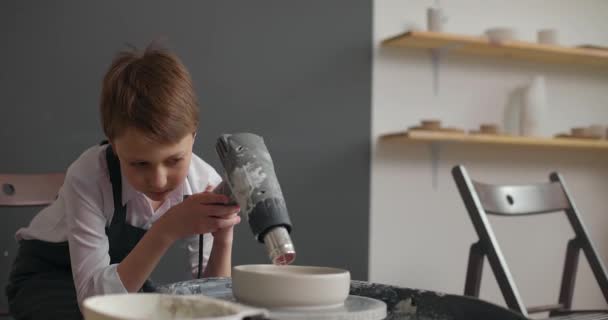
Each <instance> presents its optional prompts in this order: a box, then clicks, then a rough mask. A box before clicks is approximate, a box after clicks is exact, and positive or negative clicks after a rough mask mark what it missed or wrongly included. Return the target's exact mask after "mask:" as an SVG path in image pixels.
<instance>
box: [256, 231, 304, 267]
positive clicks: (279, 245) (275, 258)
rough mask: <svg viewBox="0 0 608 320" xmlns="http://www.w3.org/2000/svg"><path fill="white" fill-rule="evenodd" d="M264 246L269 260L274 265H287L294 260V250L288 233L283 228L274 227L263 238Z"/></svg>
mask: <svg viewBox="0 0 608 320" xmlns="http://www.w3.org/2000/svg"><path fill="white" fill-rule="evenodd" d="M264 244H266V249H267V250H268V255H269V257H270V260H271V261H272V263H273V264H275V265H288V264H291V263H292V262H293V261H294V260H295V259H296V250H295V248H294V246H293V242H291V237H290V236H289V232H287V229H285V228H284V227H275V228H273V229H271V230H270V231H268V233H266V235H265V236H264Z"/></svg>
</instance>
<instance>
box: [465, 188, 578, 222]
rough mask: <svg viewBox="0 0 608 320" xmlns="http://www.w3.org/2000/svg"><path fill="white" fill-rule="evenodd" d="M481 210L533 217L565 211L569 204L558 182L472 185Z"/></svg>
mask: <svg viewBox="0 0 608 320" xmlns="http://www.w3.org/2000/svg"><path fill="white" fill-rule="evenodd" d="M473 186H474V188H475V191H476V192H477V195H478V197H479V201H480V204H481V207H482V208H483V209H484V210H485V212H486V213H490V214H496V215H506V216H509V215H530V214H538V213H549V212H558V211H564V210H566V209H569V208H570V203H569V202H568V199H567V198H566V194H565V193H564V190H563V189H562V186H561V184H560V183H559V182H550V183H543V184H534V185H519V186H501V185H491V184H485V183H480V182H475V181H473Z"/></svg>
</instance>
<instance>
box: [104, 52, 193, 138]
mask: <svg viewBox="0 0 608 320" xmlns="http://www.w3.org/2000/svg"><path fill="white" fill-rule="evenodd" d="M100 111H101V123H102V127H103V130H104V133H105V134H106V137H107V138H108V139H109V140H110V141H113V140H114V139H116V138H118V137H119V136H120V135H122V134H123V133H124V132H125V130H126V129H127V128H136V129H138V130H140V131H141V132H143V133H144V134H145V135H146V136H147V137H149V139H150V140H151V141H154V142H158V143H177V142H178V141H179V140H180V139H181V138H183V137H184V136H185V135H186V134H189V133H194V132H195V131H196V128H197V126H198V102H197V99H196V95H195V93H194V89H193V87H192V80H191V78H190V74H189V73H188V70H186V67H185V66H184V65H183V64H182V63H181V61H180V60H179V58H178V57H177V56H176V55H174V54H173V53H171V52H169V51H167V50H165V49H162V48H151V47H149V48H148V49H146V50H145V51H144V52H138V51H137V50H131V51H123V52H120V53H119V54H118V55H116V57H115V58H114V61H113V62H112V65H111V66H110V68H109V69H108V71H107V73H106V75H105V77H104V79H103V85H102V90H101V105H100Z"/></svg>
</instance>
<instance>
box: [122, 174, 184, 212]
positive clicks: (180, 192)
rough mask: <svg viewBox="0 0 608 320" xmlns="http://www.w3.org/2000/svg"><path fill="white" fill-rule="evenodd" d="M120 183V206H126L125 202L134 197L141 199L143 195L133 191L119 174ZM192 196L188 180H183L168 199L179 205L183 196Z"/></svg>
mask: <svg viewBox="0 0 608 320" xmlns="http://www.w3.org/2000/svg"><path fill="white" fill-rule="evenodd" d="M121 182H122V205H123V206H124V205H126V204H127V202H129V201H130V200H132V199H133V198H134V197H136V196H140V197H143V196H144V194H143V193H141V192H139V191H137V190H135V188H134V187H133V186H132V185H131V184H130V183H129V181H127V179H126V178H125V176H124V175H122V173H121ZM190 194H192V191H191V189H190V188H189V184H188V179H185V180H184V182H183V183H182V184H181V185H179V186H178V187H177V188H175V189H173V190H172V191H171V193H169V197H168V199H169V200H170V201H171V203H179V202H182V200H183V199H184V195H190Z"/></svg>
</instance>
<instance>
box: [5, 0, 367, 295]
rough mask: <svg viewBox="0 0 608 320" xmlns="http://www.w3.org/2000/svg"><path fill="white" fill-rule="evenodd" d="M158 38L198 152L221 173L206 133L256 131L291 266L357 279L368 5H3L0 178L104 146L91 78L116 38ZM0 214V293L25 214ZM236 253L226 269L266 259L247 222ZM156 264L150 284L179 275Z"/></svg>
mask: <svg viewBox="0 0 608 320" xmlns="http://www.w3.org/2000/svg"><path fill="white" fill-rule="evenodd" d="M159 36H164V37H166V38H167V39H168V41H167V44H168V46H169V47H170V48H172V49H173V50H174V51H175V52H177V53H178V54H179V55H180V56H181V57H182V59H183V61H184V62H185V64H186V65H187V66H188V68H189V69H190V71H191V73H192V76H193V79H194V82H195V84H196V89H197V92H198V94H199V97H200V101H201V105H202V109H203V112H202V115H201V128H200V130H199V137H198V139H197V142H196V147H195V149H196V152H197V153H198V154H199V155H201V156H202V157H203V158H204V159H206V160H208V161H209V162H210V163H211V164H212V165H214V166H215V167H216V168H218V169H219V168H220V167H219V163H218V161H217V156H216V154H215V152H214V149H213V144H214V140H215V137H217V136H218V135H219V134H221V133H224V132H233V131H251V132H256V133H258V134H261V135H263V136H264V137H265V138H266V142H267V144H268V147H269V149H270V151H271V154H272V156H273V158H274V160H275V165H276V169H277V172H278V175H279V178H280V182H281V185H282V187H283V190H284V194H285V197H286V199H287V204H288V208H289V210H290V213H291V217H292V220H293V223H294V226H295V231H294V233H293V237H294V241H295V244H296V246H297V249H298V259H297V263H298V264H304V265H325V266H337V267H344V268H348V269H350V270H351V272H352V275H353V278H355V279H366V278H367V258H368V220H369V214H368V212H369V152H370V151H369V149H370V146H369V141H370V85H371V74H370V73H371V1H370V0H332V1H326V0H317V1H284V0H283V1H281V0H276V1H270V0H269V1H261V0H260V1H246V0H242V1H180V2H175V1H127V2H123V1H2V2H0V39H2V43H1V44H0V47H1V50H0V61H1V62H0V64H1V69H0V88H1V89H0V101H1V106H0V143H1V145H2V153H1V154H2V157H0V171H4V172H44V171H62V170H65V169H66V168H67V166H68V165H69V164H70V163H71V162H72V161H73V160H74V159H75V158H76V157H77V156H78V155H79V154H80V153H81V152H82V151H83V150H84V149H85V148H87V147H89V146H90V145H92V144H94V143H96V142H98V141H99V140H100V139H102V138H103V136H102V133H101V129H100V125H99V120H98V114H97V105H98V96H99V90H100V81H101V78H102V75H103V72H104V71H105V69H106V68H107V66H108V65H109V63H110V61H111V59H112V56H113V55H114V54H115V53H116V52H117V51H118V50H121V49H124V48H125V43H131V44H134V45H136V46H137V47H142V46H145V45H146V44H147V43H148V42H149V41H150V40H153V39H155V38H158V37H159ZM0 212H1V216H0V219H2V220H1V221H2V222H1V224H0V254H2V260H1V264H0V274H1V275H2V276H1V277H2V281H0V285H4V282H5V281H4V278H5V275H6V274H7V273H8V267H9V262H10V261H11V260H12V258H13V257H14V254H15V243H14V240H13V233H14V231H15V230H16V229H17V228H18V227H20V226H23V225H25V224H27V222H28V221H29V219H30V218H31V216H32V214H33V213H32V210H13V209H6V208H5V209H2V210H0ZM235 246H236V248H235V252H234V263H235V264H246V263H266V257H265V253H264V251H263V248H262V247H261V246H260V245H258V244H257V243H255V242H254V241H253V240H252V236H251V235H250V232H249V230H248V227H247V225H246V224H245V223H243V224H241V225H240V226H239V227H238V230H237V233H236V243H235ZM3 253H6V254H7V255H8V256H5V255H4V254H3ZM179 255H181V250H173V251H172V252H171V254H170V256H171V257H173V258H175V257H176V256H179ZM159 269H160V270H159V272H157V273H156V277H157V279H160V280H161V281H174V280H178V279H179V278H180V277H182V276H183V273H184V270H183V269H180V268H179V267H178V266H177V262H176V261H175V259H164V261H163V262H162V266H161V267H160V268H159ZM169 269H173V270H169ZM170 271H173V272H170Z"/></svg>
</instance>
